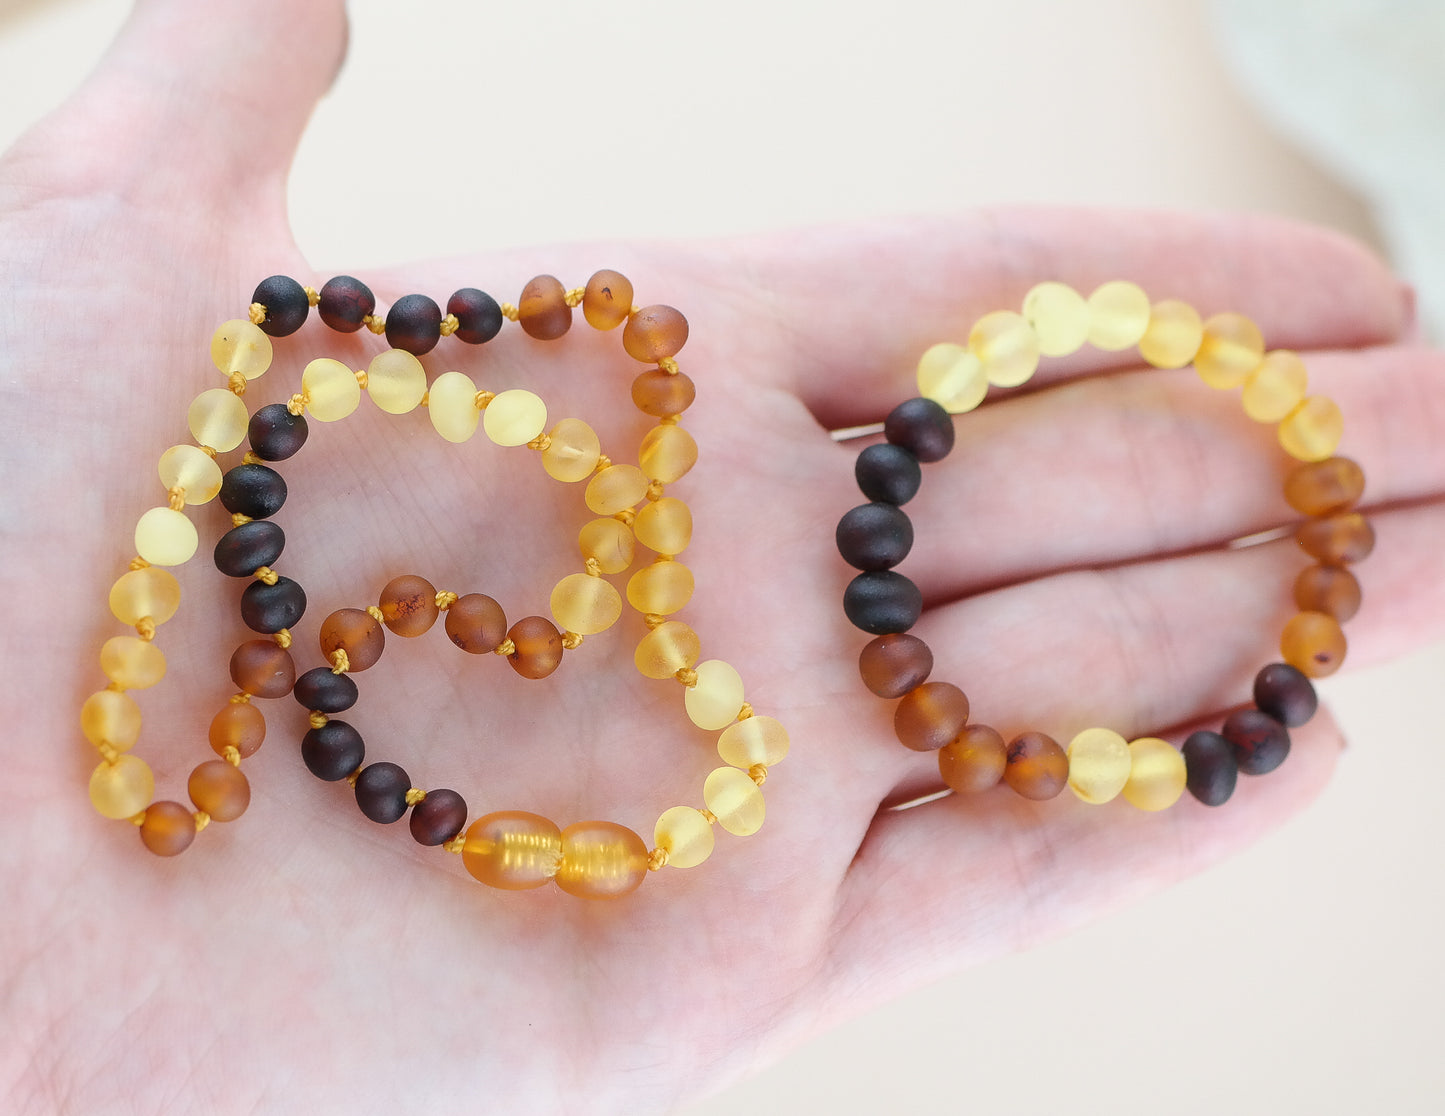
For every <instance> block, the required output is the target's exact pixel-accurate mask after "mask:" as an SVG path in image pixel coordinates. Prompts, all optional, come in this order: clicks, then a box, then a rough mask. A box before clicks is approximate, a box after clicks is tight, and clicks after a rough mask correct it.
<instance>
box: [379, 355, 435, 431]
mask: <svg viewBox="0 0 1445 1116" xmlns="http://www.w3.org/2000/svg"><path fill="white" fill-rule="evenodd" d="M366 393H367V394H368V395H370V396H371V401H372V402H373V403H375V404H376V405H377V406H378V407H380V408H381V409H382V410H383V411H385V412H386V413H387V414H389V415H405V414H408V413H410V412H411V411H414V410H416V408H417V407H418V406H420V405H421V397H422V396H423V395H425V394H426V369H425V368H423V367H422V364H421V361H419V360H417V359H416V357H415V356H413V355H412V354H411V353H409V352H407V351H406V350H405V349H385V350H383V351H382V352H379V353H377V354H376V356H374V357H372V358H371V363H370V364H369V365H367V367H366Z"/></svg>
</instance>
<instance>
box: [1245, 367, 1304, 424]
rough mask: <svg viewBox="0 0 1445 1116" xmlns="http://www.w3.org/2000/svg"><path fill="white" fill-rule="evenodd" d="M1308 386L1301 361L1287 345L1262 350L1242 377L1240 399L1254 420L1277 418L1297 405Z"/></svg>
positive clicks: (1274, 420) (1264, 420) (1281, 417)
mask: <svg viewBox="0 0 1445 1116" xmlns="http://www.w3.org/2000/svg"><path fill="white" fill-rule="evenodd" d="M1308 386H1309V373H1307V372H1306V371H1305V365H1304V361H1302V360H1300V358H1299V356H1298V355H1297V354H1295V353H1292V352H1290V351H1289V350H1288V349H1276V350H1275V351H1274V352H1272V353H1265V354H1264V360H1263V361H1262V362H1261V363H1260V365H1259V367H1258V368H1256V369H1255V370H1254V371H1253V372H1251V373H1250V374H1249V376H1248V377H1247V378H1246V379H1245V381H1244V390H1243V391H1242V392H1240V396H1239V401H1240V403H1241V404H1242V405H1243V406H1244V413H1245V414H1247V415H1248V416H1249V417H1250V418H1252V419H1254V421H1255V422H1279V421H1280V420H1281V419H1283V418H1284V417H1285V416H1286V415H1288V414H1289V413H1290V412H1291V411H1293V410H1294V409H1295V408H1296V407H1298V406H1299V405H1300V403H1301V402H1302V401H1303V399H1304V397H1305V390H1306V388H1308Z"/></svg>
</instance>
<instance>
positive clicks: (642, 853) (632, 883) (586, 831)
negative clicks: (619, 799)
mask: <svg viewBox="0 0 1445 1116" xmlns="http://www.w3.org/2000/svg"><path fill="white" fill-rule="evenodd" d="M646 876H647V846H646V845H645V844H643V842H642V838H641V837H639V836H638V835H637V834H636V833H634V832H632V830H630V829H628V828H627V827H626V826H621V825H617V824H616V823H615V822H605V821H584V822H577V823H576V824H575V825H569V826H568V827H567V828H566V829H564V830H562V859H561V862H560V863H559V864H558V866H557V875H556V877H555V878H556V881H557V886H558V887H560V888H561V889H562V890H563V891H565V892H567V894H569V895H575V896H577V897H578V898H579V899H620V898H621V897H622V896H624V895H630V894H631V893H632V892H634V891H636V890H637V888H638V885H639V884H641V883H642V881H643V879H644V878H645V877H646Z"/></svg>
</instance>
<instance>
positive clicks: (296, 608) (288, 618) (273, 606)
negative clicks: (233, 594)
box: [241, 577, 306, 633]
mask: <svg viewBox="0 0 1445 1116" xmlns="http://www.w3.org/2000/svg"><path fill="white" fill-rule="evenodd" d="M305 613H306V591H305V590H304V589H302V588H301V586H300V585H298V584H297V583H296V582H294V581H292V580H291V579H290V578H289V577H278V578H277V579H276V581H275V583H274V584H271V585H267V584H266V583H265V582H264V581H253V582H251V584H250V585H248V586H246V591H245V592H244V593H242V594H241V619H242V620H243V621H244V622H245V624H246V627H248V628H250V629H251V630H252V631H253V632H267V633H271V632H279V631H280V630H281V629H282V628H294V627H295V626H296V624H297V623H298V622H299V621H300V619H301V617H302V616H304V615H305Z"/></svg>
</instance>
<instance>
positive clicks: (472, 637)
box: [446, 593, 507, 655]
mask: <svg viewBox="0 0 1445 1116" xmlns="http://www.w3.org/2000/svg"><path fill="white" fill-rule="evenodd" d="M446 630H447V638H448V639H450V640H451V641H452V642H453V643H455V644H456V645H457V646H458V647H460V648H461V649H462V650H463V651H465V652H466V653H467V654H468V655H487V654H490V653H491V652H493V651H495V650H496V649H497V648H498V647H500V646H501V645H502V640H504V639H506V638H507V614H506V613H505V612H503V611H502V606H501V605H499V604H498V603H497V602H496V601H494V600H492V598H491V597H489V596H487V595H486V594H485V593H468V594H467V595H466V596H465V597H458V598H457V599H456V600H455V601H453V602H452V606H451V607H450V608H449V609H447V619H446Z"/></svg>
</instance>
